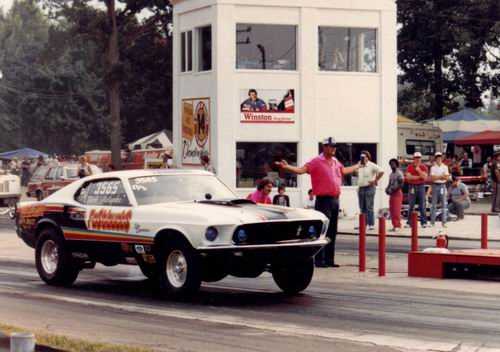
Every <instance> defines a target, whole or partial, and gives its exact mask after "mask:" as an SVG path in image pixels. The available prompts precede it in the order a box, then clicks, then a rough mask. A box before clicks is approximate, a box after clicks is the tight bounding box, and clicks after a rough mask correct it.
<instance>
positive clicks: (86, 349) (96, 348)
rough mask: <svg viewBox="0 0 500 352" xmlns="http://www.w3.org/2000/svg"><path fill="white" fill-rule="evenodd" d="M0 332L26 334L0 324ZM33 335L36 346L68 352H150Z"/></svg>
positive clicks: (15, 328) (23, 330) (106, 344)
mask: <svg viewBox="0 0 500 352" xmlns="http://www.w3.org/2000/svg"><path fill="white" fill-rule="evenodd" d="M0 331H1V332H3V333H4V334H6V335H10V334H12V333H15V332H26V331H27V330H26V329H22V328H19V327H16V326H10V325H6V324H2V323H0ZM33 333H34V334H35V337H36V343H37V344H38V345H43V346H47V347H52V348H54V349H58V350H63V351H69V352H152V350H151V349H147V348H142V347H131V346H125V345H113V344H108V343H100V342H89V341H86V340H82V339H74V338H70V337H67V336H62V335H54V334H49V333H47V332H41V331H34V332H33Z"/></svg>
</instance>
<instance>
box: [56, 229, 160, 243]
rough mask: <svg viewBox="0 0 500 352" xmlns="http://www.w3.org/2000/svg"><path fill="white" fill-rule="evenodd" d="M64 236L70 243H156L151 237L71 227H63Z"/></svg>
mask: <svg viewBox="0 0 500 352" xmlns="http://www.w3.org/2000/svg"><path fill="white" fill-rule="evenodd" d="M63 234H64V238H65V239H66V240H70V241H91V242H114V243H137V244H153V243H154V239H153V238H151V237H145V236H130V235H127V234H122V233H110V232H101V231H86V230H81V229H75V228H69V227H63Z"/></svg>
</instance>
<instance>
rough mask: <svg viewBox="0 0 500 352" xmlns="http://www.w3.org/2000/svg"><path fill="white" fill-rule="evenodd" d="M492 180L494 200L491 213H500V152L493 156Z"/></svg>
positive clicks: (492, 200)
mask: <svg viewBox="0 0 500 352" xmlns="http://www.w3.org/2000/svg"><path fill="white" fill-rule="evenodd" d="M491 180H492V184H493V185H492V190H493V194H492V199H491V211H492V212H494V213H500V152H496V153H495V154H494V155H493V163H492V164H491Z"/></svg>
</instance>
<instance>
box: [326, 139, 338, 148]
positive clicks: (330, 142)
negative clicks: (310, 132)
mask: <svg viewBox="0 0 500 352" xmlns="http://www.w3.org/2000/svg"><path fill="white" fill-rule="evenodd" d="M336 144H337V143H335V139H334V138H333V137H328V138H325V139H324V140H323V145H329V146H330V147H335V146H336Z"/></svg>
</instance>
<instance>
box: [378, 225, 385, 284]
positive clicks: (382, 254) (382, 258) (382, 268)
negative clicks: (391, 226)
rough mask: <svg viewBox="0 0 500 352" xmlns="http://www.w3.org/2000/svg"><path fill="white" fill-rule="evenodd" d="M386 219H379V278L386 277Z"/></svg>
mask: <svg viewBox="0 0 500 352" xmlns="http://www.w3.org/2000/svg"><path fill="white" fill-rule="evenodd" d="M385 239H386V232H385V218H384V217H381V218H379V219H378V276H385Z"/></svg>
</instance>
